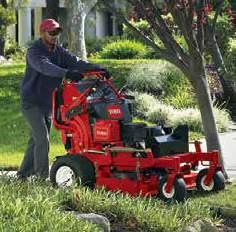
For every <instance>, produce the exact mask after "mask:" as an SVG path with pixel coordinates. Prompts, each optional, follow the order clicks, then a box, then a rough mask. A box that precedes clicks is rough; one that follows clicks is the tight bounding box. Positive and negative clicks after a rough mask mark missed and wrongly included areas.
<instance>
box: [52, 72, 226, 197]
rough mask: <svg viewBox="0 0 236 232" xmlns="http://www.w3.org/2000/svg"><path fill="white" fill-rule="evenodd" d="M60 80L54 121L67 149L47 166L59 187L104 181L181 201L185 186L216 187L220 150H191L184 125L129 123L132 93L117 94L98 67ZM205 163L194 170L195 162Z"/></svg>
mask: <svg viewBox="0 0 236 232" xmlns="http://www.w3.org/2000/svg"><path fill="white" fill-rule="evenodd" d="M83 76H84V77H87V78H84V79H82V80H79V81H68V80H63V82H62V84H61V86H60V87H59V88H58V89H56V90H55V91H54V94H53V116H52V119H53V124H54V126H55V127H56V128H57V129H59V130H61V134H62V142H63V144H64V145H65V149H66V150H67V154H66V155H64V156H59V157H57V159H56V160H55V162H54V163H53V165H52V167H51V171H50V179H51V181H52V182H53V183H54V184H56V185H59V186H63V185H66V186H68V185H71V184H72V183H79V184H81V185H83V186H88V187H91V188H94V187H98V186H104V187H105V188H106V189H108V190H110V191H122V192H124V193H129V194H130V195H132V196H139V195H141V196H158V197H159V198H161V199H163V200H177V201H182V200H184V199H185V198H186V194H187V190H189V189H193V188H197V189H198V190H200V191H219V190H222V189H224V187H225V179H224V176H223V174H222V168H221V166H220V164H219V154H218V151H211V152H202V150H201V147H200V143H199V142H195V152H189V141H188V127H187V126H186V125H180V126H178V127H177V128H176V129H174V130H172V129H171V128H165V127H162V126H160V125H155V126H147V125H146V124H145V123H134V122H132V103H133V98H132V96H126V95H125V94H122V93H120V92H119V91H118V90H117V89H116V88H115V87H114V86H113V84H112V81H111V79H109V80H107V79H106V78H105V77H104V76H103V73H102V72H89V73H85V74H83ZM199 165H200V166H201V167H204V166H205V168H203V169H201V170H200V171H196V169H197V168H196V167H198V166H199Z"/></svg>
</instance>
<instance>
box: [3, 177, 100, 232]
mask: <svg viewBox="0 0 236 232" xmlns="http://www.w3.org/2000/svg"><path fill="white" fill-rule="evenodd" d="M0 186H1V187H0V193H1V201H0V208H1V211H0V218H1V224H0V231H2V232H9V231H11V232H19V231H24V232H32V231H48V232H54V231H57V232H69V231H88V232H95V231H96V232H99V231H100V232H101V231H102V230H101V229H99V228H97V227H96V226H95V225H92V224H89V223H88V222H86V221H81V220H80V221H79V220H78V219H76V218H75V216H74V215H73V214H71V213H66V212H63V211H62V206H61V204H62V202H63V201H65V200H66V199H67V198H68V192H67V191H66V190H63V189H55V188H53V187H52V186H51V185H49V184H48V185H47V184H45V183H40V182H32V183H30V182H29V183H17V181H16V180H14V179H13V178H9V177H8V178H7V177H4V176H1V177H0Z"/></svg>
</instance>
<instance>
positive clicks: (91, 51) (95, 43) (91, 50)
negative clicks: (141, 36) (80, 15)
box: [86, 36, 120, 57]
mask: <svg viewBox="0 0 236 232" xmlns="http://www.w3.org/2000/svg"><path fill="white" fill-rule="evenodd" d="M119 39H120V36H105V37H102V38H91V37H87V38H86V49H87V53H88V56H92V57H96V53H98V52H100V51H101V50H102V49H103V47H105V46H106V45H107V44H109V43H112V42H114V41H117V40H119Z"/></svg>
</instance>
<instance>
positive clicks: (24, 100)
mask: <svg viewBox="0 0 236 232" xmlns="http://www.w3.org/2000/svg"><path fill="white" fill-rule="evenodd" d="M39 30H40V39H38V40H37V41H35V42H34V43H33V45H32V46H31V47H30V48H29V49H28V51H27V55H26V71H25V76H24V79H23V81H22V85H21V110H22V113H23V115H24V117H25V119H26V121H27V122H28V124H29V126H30V130H31V132H30V138H29V141H28V146H27V149H26V152H25V155H24V158H23V161H22V163H21V166H20V169H19V171H18V173H17V176H18V178H19V179H23V180H24V179H26V178H27V177H29V176H31V175H35V176H37V177H39V178H40V179H41V178H42V179H46V178H47V177H48V173H49V167H48V166H49V162H48V151H49V131H50V127H51V101H52V92H53V90H54V89H55V88H56V87H58V86H59V84H60V83H61V81H62V78H64V77H65V78H69V79H70V80H74V79H76V80H78V78H79V77H80V73H83V72H86V71H90V70H94V71H104V72H105V73H106V75H109V74H108V72H107V71H106V70H105V69H103V68H101V67H100V66H98V65H95V64H90V63H86V62H84V61H82V60H79V59H78V57H76V56H74V55H72V54H71V53H70V52H68V51H67V50H66V49H64V48H63V47H61V46H59V45H58V44H57V41H58V36H59V34H60V33H61V32H62V28H61V27H60V25H59V23H58V22H56V21H55V20H53V19H45V20H43V21H42V22H41V24H40V28H39Z"/></svg>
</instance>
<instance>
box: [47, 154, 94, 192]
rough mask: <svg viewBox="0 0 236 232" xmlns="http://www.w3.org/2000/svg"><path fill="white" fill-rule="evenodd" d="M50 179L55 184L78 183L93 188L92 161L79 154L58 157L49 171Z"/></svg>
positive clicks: (68, 184)
mask: <svg viewBox="0 0 236 232" xmlns="http://www.w3.org/2000/svg"><path fill="white" fill-rule="evenodd" d="M50 180H51V182H52V183H53V184H55V185H57V186H71V185H72V184H76V183H77V184H80V185H82V186H87V187H90V188H93V187H94V185H95V182H96V178H95V169H94V165H93V163H92V162H91V161H90V160H89V159H87V158H86V157H84V156H81V155H65V156H61V157H58V158H57V160H56V161H55V162H54V163H53V165H52V168H51V171H50Z"/></svg>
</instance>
